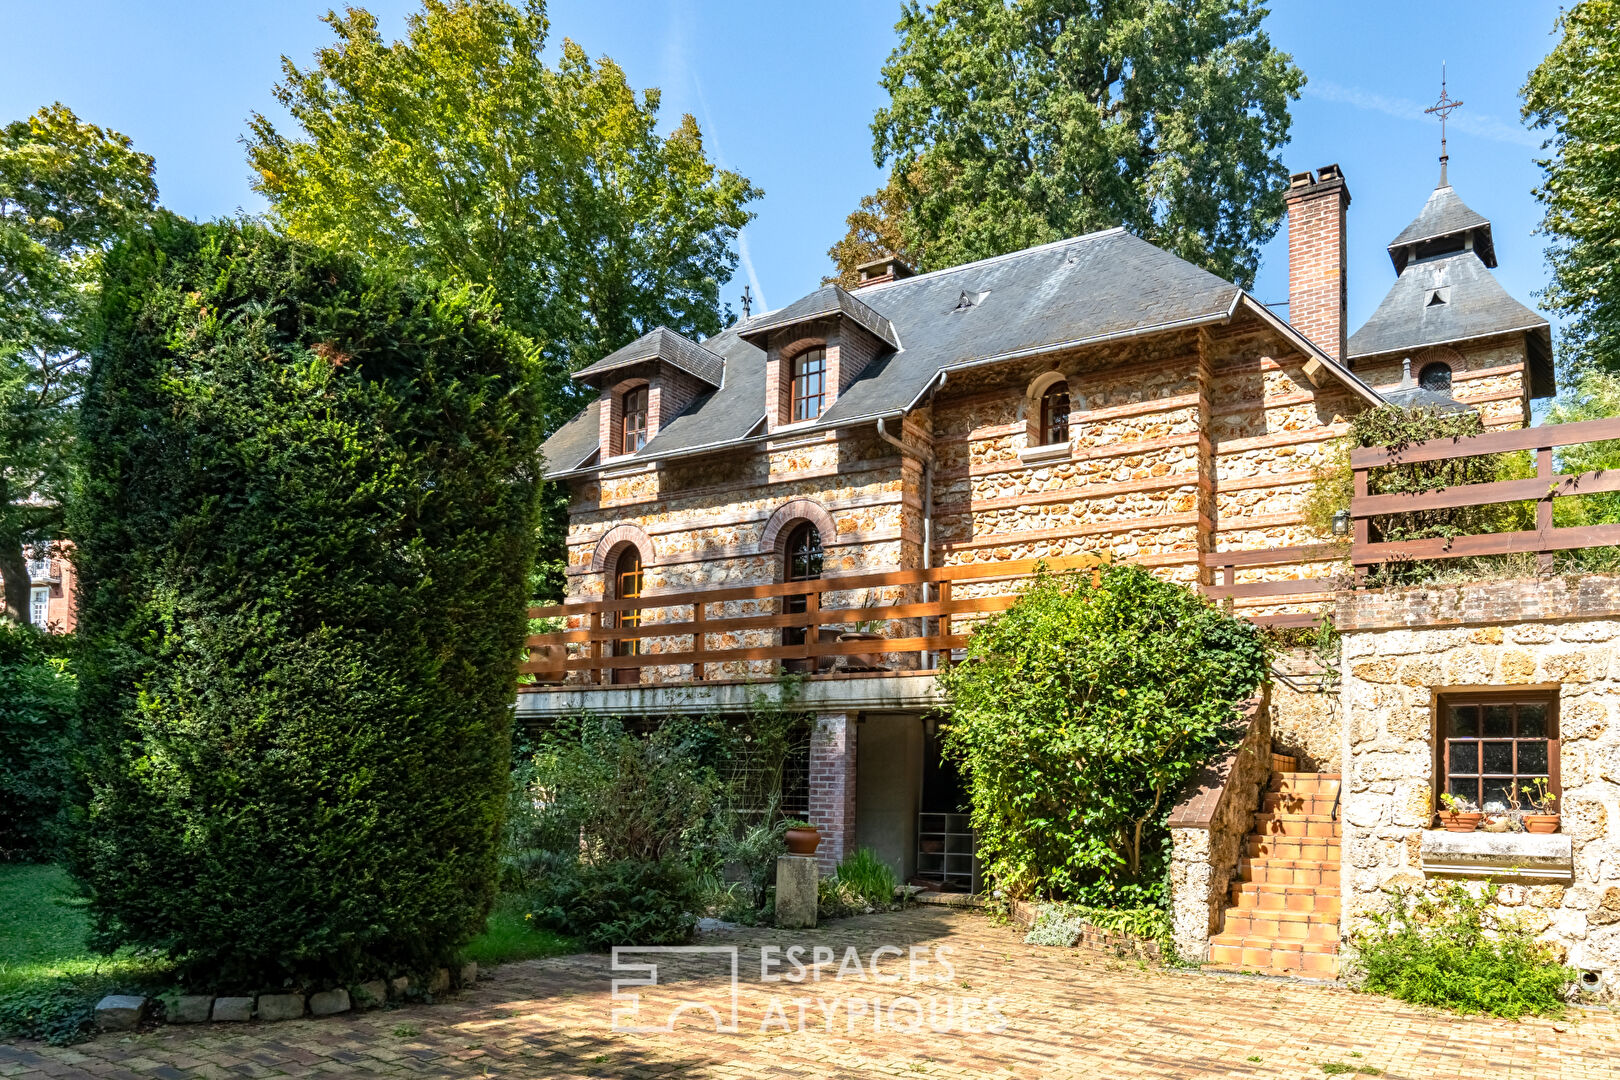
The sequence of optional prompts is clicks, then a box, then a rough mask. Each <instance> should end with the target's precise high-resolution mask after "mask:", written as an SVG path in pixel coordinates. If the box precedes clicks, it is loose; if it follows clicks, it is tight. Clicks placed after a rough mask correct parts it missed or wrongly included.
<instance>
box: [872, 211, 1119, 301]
mask: <svg viewBox="0 0 1620 1080" xmlns="http://www.w3.org/2000/svg"><path fill="white" fill-rule="evenodd" d="M1110 233H1127V235H1132V236H1134V235H1135V234H1134V233H1130V232H1129V231H1128V230H1127V229H1126V228H1125V226H1123V225H1114V226H1112V227H1110V228H1107V229H1098V230H1096V231H1095V232H1088V233H1081V234H1080V235H1079V236H1066V237H1064V238H1062V239H1061V240H1050V241H1048V242H1047V243H1044V244H1037V245H1036V246H1034V247H1027V248H1020V249H1019V250H1017V251H1008V252H1005V253H1003V254H1001V255H991V256H990V257H988V258H984V259H975V260H974V261H973V262H965V263H957V264H956V265H955V266H944V267H941V268H940V269H938V270H929V271H928V272H927V273H923V274H912V275H911V276H910V277H903V278H897V279H895V280H894V281H881V282H878V283H877V284H875V285H862V286H858V287H857V288H855V289H847V290H845V291H846V292H849V293H850V295H852V296H853V295H856V294H857V293H864V292H882V291H887V290H889V289H892V288H894V287H895V286H896V285H905V284H909V283H910V282H913V281H921V280H923V279H924V278H931V277H943V276H944V275H946V274H954V273H956V272H957V271H958V270H973V269H976V268H978V267H982V266H989V265H990V264H991V263H997V262H1003V261H1005V260H1007V259H1016V258H1019V257H1020V256H1024V255H1033V254H1035V253H1036V252H1037V251H1046V250H1048V249H1049V248H1055V247H1062V246H1063V245H1064V244H1075V243H1079V242H1081V241H1084V240H1096V239H1098V238H1099V237H1103V236H1107V235H1109V234H1110Z"/></svg>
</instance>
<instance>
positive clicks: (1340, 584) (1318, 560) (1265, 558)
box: [1199, 544, 1346, 627]
mask: <svg viewBox="0 0 1620 1080" xmlns="http://www.w3.org/2000/svg"><path fill="white" fill-rule="evenodd" d="M1344 556H1345V549H1344V547H1343V545H1340V544H1294V545H1291V546H1288V547H1278V548H1266V549H1263V550H1261V551H1211V552H1207V553H1206V554H1204V555H1201V556H1200V557H1199V558H1200V561H1201V562H1202V563H1203V564H1204V565H1205V566H1207V567H1209V568H1210V569H1211V570H1212V571H1213V572H1214V576H1215V579H1216V580H1215V581H1214V582H1213V583H1212V584H1209V585H1206V586H1204V588H1203V593H1204V595H1205V596H1208V597H1210V598H1211V599H1214V600H1237V599H1265V600H1268V601H1271V602H1273V603H1275V604H1277V605H1278V606H1284V605H1289V604H1298V603H1308V602H1310V600H1312V599H1316V600H1320V599H1321V597H1322V595H1323V594H1325V593H1335V592H1338V591H1339V590H1340V589H1342V588H1344V586H1345V585H1346V582H1345V581H1344V580H1343V575H1335V574H1332V573H1331V572H1330V573H1328V574H1325V575H1322V576H1319V577H1299V578H1288V579H1284V580H1274V581H1245V582H1239V581H1238V580H1237V575H1238V572H1239V571H1241V570H1257V569H1259V568H1262V567H1268V568H1269V567H1276V566H1303V565H1312V564H1314V565H1317V566H1319V567H1322V566H1330V565H1331V564H1333V563H1337V562H1339V561H1341V560H1342V559H1343V558H1344ZM1247 618H1248V619H1249V620H1250V621H1251V622H1255V623H1258V624H1260V625H1262V626H1276V627H1301V626H1315V625H1316V624H1317V622H1319V621H1320V620H1321V618H1322V616H1321V613H1320V612H1310V611H1306V612H1300V611H1291V612H1283V613H1278V614H1266V615H1248V616H1247Z"/></svg>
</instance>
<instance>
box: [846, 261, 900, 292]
mask: <svg viewBox="0 0 1620 1080" xmlns="http://www.w3.org/2000/svg"><path fill="white" fill-rule="evenodd" d="M855 273H856V275H857V276H858V278H859V280H858V281H857V282H856V284H855V287H856V288H857V289H861V288H865V287H866V286H868V285H878V284H881V283H882V282H885V281H899V280H900V279H901V278H908V277H910V276H911V273H912V271H911V267H910V266H907V265H906V262H905V260H904V259H901V258H900V257H899V256H896V255H884V256H883V257H881V258H877V259H873V260H872V261H871V262H864V263H861V265H859V266H857V267H856V268H855Z"/></svg>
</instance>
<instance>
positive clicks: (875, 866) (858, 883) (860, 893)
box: [836, 847, 900, 908]
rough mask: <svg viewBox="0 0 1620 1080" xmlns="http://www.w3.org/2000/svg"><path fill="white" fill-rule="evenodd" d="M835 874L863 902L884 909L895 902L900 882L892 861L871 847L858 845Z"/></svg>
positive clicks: (840, 864) (841, 863)
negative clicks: (889, 862)
mask: <svg viewBox="0 0 1620 1080" xmlns="http://www.w3.org/2000/svg"><path fill="white" fill-rule="evenodd" d="M836 873H837V875H838V880H839V882H840V883H842V884H843V885H844V886H845V888H847V889H848V890H849V891H850V893H851V894H852V895H853V896H854V897H855V898H856V899H857V900H859V901H860V902H861V903H862V904H865V905H867V906H869V907H877V908H882V907H888V906H889V905H890V904H893V903H894V891H895V889H897V888H899V885H900V882H899V881H898V880H897V879H896V878H895V876H894V871H893V870H891V869H889V864H888V863H886V862H884V861H883V860H882V859H880V858H878V857H877V854H876V853H875V852H874V851H873V850H872V849H871V848H864V847H863V848H856V849H855V850H854V851H852V852H850V853H849V854H848V855H845V856H844V860H843V862H840V863H839V864H838V869H837V871H836Z"/></svg>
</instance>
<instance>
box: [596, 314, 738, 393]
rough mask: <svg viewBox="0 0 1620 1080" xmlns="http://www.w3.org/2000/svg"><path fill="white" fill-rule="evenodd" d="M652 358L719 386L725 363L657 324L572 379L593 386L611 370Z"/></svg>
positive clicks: (691, 341) (707, 383)
mask: <svg viewBox="0 0 1620 1080" xmlns="http://www.w3.org/2000/svg"><path fill="white" fill-rule="evenodd" d="M653 360H656V361H660V362H662V363H665V364H669V365H670V366H671V367H677V368H680V369H681V370H682V371H684V372H686V373H687V374H688V375H691V376H693V377H694V378H696V379H699V380H701V381H702V382H703V383H704V384H705V385H708V386H713V387H718V386H719V385H720V382H721V380H722V378H723V377H724V376H725V371H726V362H725V360H724V359H723V358H722V357H719V356H717V355H715V354H714V353H712V352H710V351H709V350H708V349H705V348H704V347H703V346H702V345H699V344H698V343H697V342H695V341H693V340H692V339H691V338H688V337H684V336H683V335H681V334H677V333H676V332H675V331H673V330H671V329H669V328H668V327H667V326H660V327H656V328H654V329H652V330H649V331H647V332H646V333H645V334H642V335H641V336H640V337H638V338H636V340H634V341H632V342H631V343H630V344H628V345H626V346H624V348H622V349H615V350H614V351H613V352H610V353H608V354H607V355H606V356H604V357H602V359H600V360H598V361H597V362H596V363H594V364H591V365H590V366H589V367H585V368H581V369H580V370H579V371H576V372H574V378H576V379H578V380H579V381H580V382H584V383H589V384H591V385H592V386H597V385H600V384H601V383H602V382H603V381H604V379H605V377H606V376H607V375H610V374H612V373H613V372H616V371H621V370H623V369H624V368H628V367H634V366H635V365H637V364H644V363H647V362H648V361H653Z"/></svg>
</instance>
